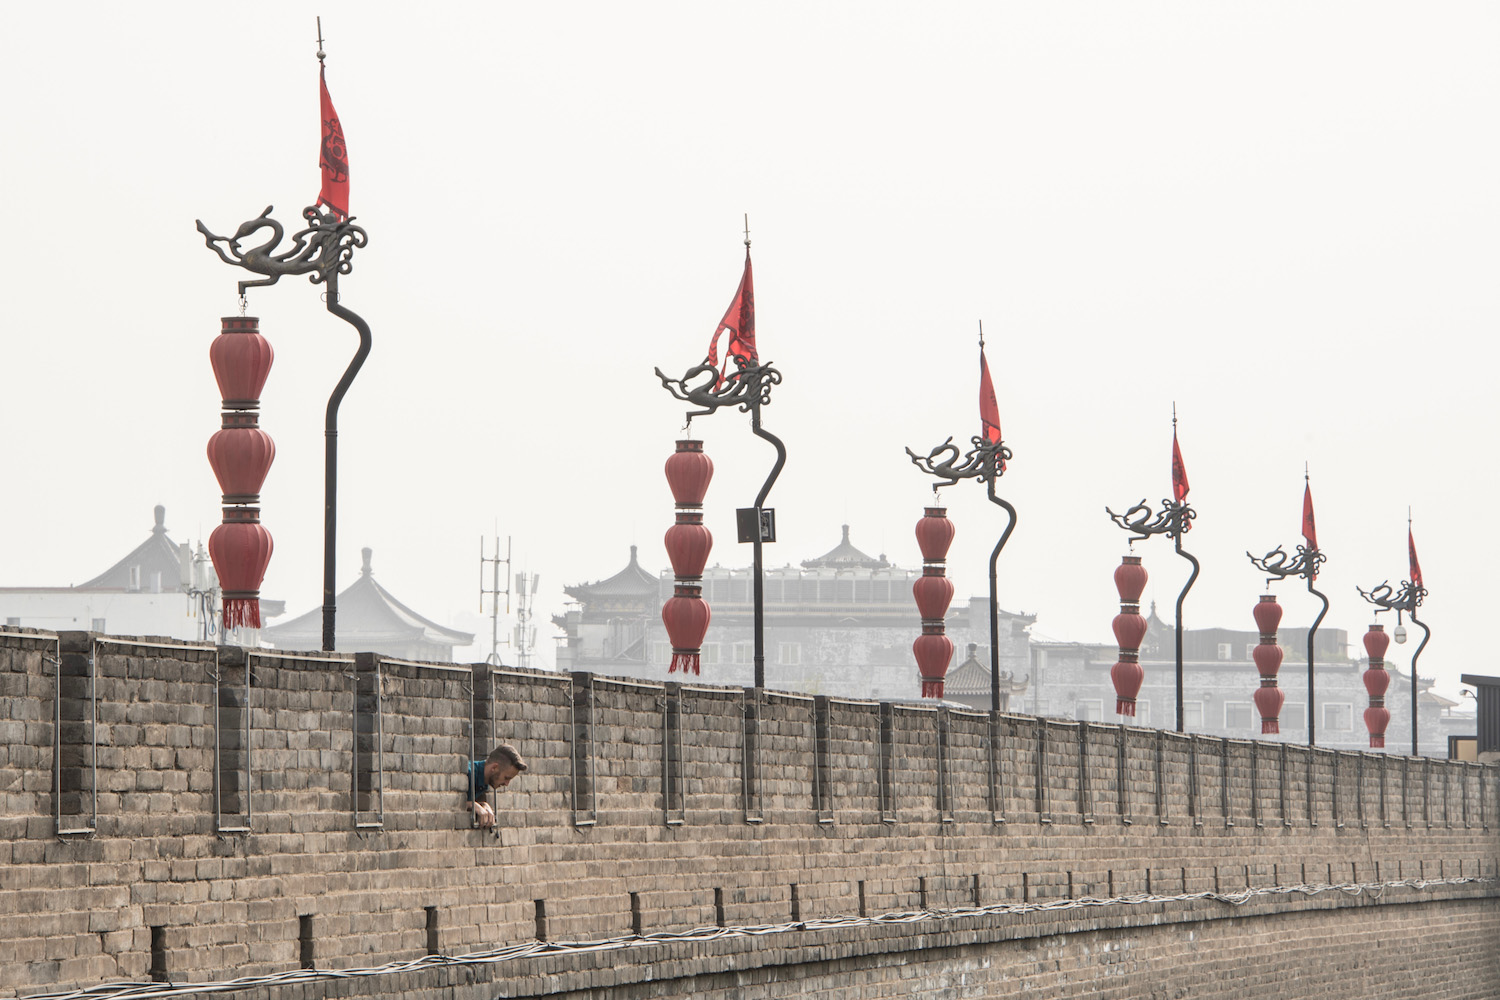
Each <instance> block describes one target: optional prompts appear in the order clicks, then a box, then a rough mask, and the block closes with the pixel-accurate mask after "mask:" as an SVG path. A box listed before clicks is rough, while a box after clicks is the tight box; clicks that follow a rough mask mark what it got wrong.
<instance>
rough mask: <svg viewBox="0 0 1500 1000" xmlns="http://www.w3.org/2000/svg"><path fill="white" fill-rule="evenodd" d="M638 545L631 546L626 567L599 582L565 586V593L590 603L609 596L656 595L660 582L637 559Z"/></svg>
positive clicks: (574, 598)
mask: <svg viewBox="0 0 1500 1000" xmlns="http://www.w3.org/2000/svg"><path fill="white" fill-rule="evenodd" d="M636 551H637V550H636V547H635V546H634V545H632V546H631V547H630V562H629V563H627V564H626V566H625V568H624V569H622V570H620V572H618V573H616V574H615V575H614V576H612V577H609V578H608V579H606V580H600V581H599V582H597V583H577V584H574V585H573V586H571V587H564V588H563V593H565V594H567V595H568V596H569V597H571V598H573V600H575V601H579V602H582V603H588V602H589V601H594V600H599V599H600V598H609V597H616V598H618V597H643V596H648V595H649V596H653V597H654V596H655V595H656V593H657V591H658V588H659V587H660V583H659V582H658V581H657V579H656V577H654V576H652V575H651V574H650V573H647V572H646V571H645V570H644V569H642V568H641V564H640V563H639V562H638V561H637V560H636Z"/></svg>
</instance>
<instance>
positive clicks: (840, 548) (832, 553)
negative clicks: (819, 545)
mask: <svg viewBox="0 0 1500 1000" xmlns="http://www.w3.org/2000/svg"><path fill="white" fill-rule="evenodd" d="M802 565H803V566H806V567H807V568H808V569H883V568H885V567H886V566H889V565H890V563H889V562H888V561H887V560H886V558H885V556H883V555H882V556H881V557H880V558H879V559H876V558H873V557H872V556H868V555H865V553H863V552H861V551H860V550H859V549H856V548H855V547H854V545H853V543H852V542H850V541H849V526H848V525H847V524H846V525H844V539H843V541H841V542H839V543H838V544H837V545H835V546H834V547H833V548H832V549H829V550H828V551H827V552H825V553H823V554H822V555H820V556H818V557H817V558H816V559H804V560H802Z"/></svg>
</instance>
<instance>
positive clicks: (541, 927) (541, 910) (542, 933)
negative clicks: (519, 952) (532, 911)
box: [536, 899, 547, 941]
mask: <svg viewBox="0 0 1500 1000" xmlns="http://www.w3.org/2000/svg"><path fill="white" fill-rule="evenodd" d="M536 939H537V940H538V941H545V940H547V901H546V900H545V899H538V900H537V901H536Z"/></svg>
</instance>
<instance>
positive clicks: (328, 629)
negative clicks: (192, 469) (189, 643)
mask: <svg viewBox="0 0 1500 1000" xmlns="http://www.w3.org/2000/svg"><path fill="white" fill-rule="evenodd" d="M271 211H272V206H270V205H267V206H266V210H265V211H264V212H262V213H260V215H259V216H257V217H256V218H254V219H251V220H250V221H249V222H245V223H242V224H241V225H240V227H239V229H237V230H235V234H234V236H232V237H224V236H215V235H214V234H213V233H211V232H209V230H208V227H207V226H205V225H204V224H203V222H202V221H201V220H200V221H198V232H200V233H202V234H203V240H204V243H205V244H206V245H207V246H208V248H209V249H210V250H212V251H214V252H215V253H217V254H218V255H219V258H220V259H221V260H223V261H224V263H226V264H233V265H234V266H235V267H242V268H244V269H245V270H247V271H251V272H253V273H255V274H259V275H263V276H264V277H262V278H260V279H258V280H245V281H241V282H239V290H240V307H241V310H243V309H244V305H245V290H246V289H247V288H254V287H258V286H262V285H274V284H276V282H277V281H278V280H280V278H281V277H282V275H298V274H306V275H307V276H308V279H309V280H310V281H312V283H313V284H315V285H316V284H326V285H327V286H328V290H327V292H326V293H325V295H324V299H325V301H326V302H327V304H328V311H329V312H331V313H333V314H334V315H335V316H337V317H338V318H339V319H341V320H343V321H344V322H346V323H348V324H349V325H351V326H353V327H354V329H355V330H356V331H357V332H358V333H359V349H358V350H357V351H356V352H355V354H354V358H353V360H351V361H350V362H349V367H348V369H346V370H345V372H344V375H343V377H342V378H341V379H339V382H338V385H337V386H335V387H334V390H333V394H332V395H331V396H329V397H328V411H327V415H326V418H325V422H324V431H323V440H324V458H323V649H324V650H328V651H331V650H332V649H333V647H334V614H335V611H336V608H335V606H334V545H335V541H336V536H337V533H338V434H339V431H338V424H339V404H340V403H341V402H343V399H344V394H345V393H347V392H348V391H349V386H350V385H351V384H353V382H354V376H355V375H357V374H359V369H360V366H361V365H363V364H364V363H365V358H366V357H367V356H369V353H370V327H369V324H368V323H366V322H365V321H364V320H363V319H361V318H360V316H359V315H358V314H357V313H355V312H354V311H353V310H352V309H348V308H346V307H345V306H344V305H342V304H341V303H340V302H339V275H341V274H348V273H349V272H350V271H352V270H353V269H354V263H353V258H354V251H355V250H356V249H358V248H360V247H362V246H364V245H365V244H366V242H367V241H368V238H367V236H366V235H365V231H364V229H362V228H360V227H359V226H356V225H354V217H353V216H352V215H351V216H349V217H348V218H343V219H341V218H340V217H339V216H338V214H337V213H334V212H331V211H330V212H325V211H322V210H321V209H320V207H319V206H316V205H314V206H310V207H308V208H304V209H303V210H302V218H303V219H304V220H305V221H306V222H307V228H305V229H303V230H301V231H300V232H298V233H296V234H294V235H293V236H292V243H291V245H290V246H289V247H288V248H287V249H285V250H278V245H279V244H280V243H281V239H282V233H283V229H282V227H281V223H279V222H277V221H276V220H275V219H273V218H271ZM261 229H267V230H270V234H271V238H270V239H269V240H267V241H266V242H264V243H262V244H261V245H259V246H256V247H251V248H249V249H242V248H241V246H240V243H241V241H243V240H244V239H245V238H246V237H247V236H249V235H250V234H251V233H254V232H257V231H258V230H261ZM226 250H227V251H228V253H226V252H225V251H226Z"/></svg>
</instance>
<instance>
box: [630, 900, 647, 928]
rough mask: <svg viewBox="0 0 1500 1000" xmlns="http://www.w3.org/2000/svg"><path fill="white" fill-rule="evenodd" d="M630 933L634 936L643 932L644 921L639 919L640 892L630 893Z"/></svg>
mask: <svg viewBox="0 0 1500 1000" xmlns="http://www.w3.org/2000/svg"><path fill="white" fill-rule="evenodd" d="M630 933H632V934H634V935H635V936H636V937H640V936H641V935H642V934H644V933H645V926H644V922H643V921H642V920H641V894H640V893H638V892H632V893H631V894H630Z"/></svg>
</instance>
